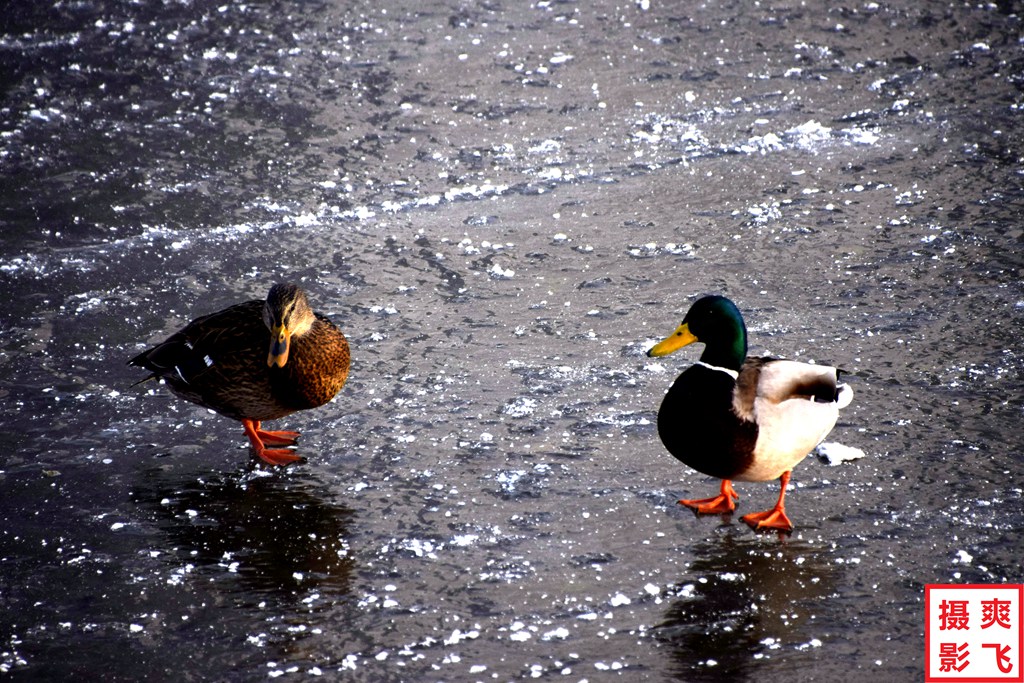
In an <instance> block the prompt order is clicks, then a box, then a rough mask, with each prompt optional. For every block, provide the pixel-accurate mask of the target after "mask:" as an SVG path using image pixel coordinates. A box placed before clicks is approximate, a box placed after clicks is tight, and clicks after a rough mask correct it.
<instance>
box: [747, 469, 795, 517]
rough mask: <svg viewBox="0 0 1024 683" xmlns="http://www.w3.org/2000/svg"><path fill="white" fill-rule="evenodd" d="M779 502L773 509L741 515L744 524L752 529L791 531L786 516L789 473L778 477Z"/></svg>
mask: <svg viewBox="0 0 1024 683" xmlns="http://www.w3.org/2000/svg"><path fill="white" fill-rule="evenodd" d="M779 484H780V486H779V500H778V501H777V502H776V503H775V507H773V508H772V509H771V510H765V511H764V512H751V513H750V514H749V515H743V517H742V519H743V521H744V522H746V523H747V524H749V525H750V526H751V527H753V528H754V529H778V530H779V531H792V530H793V523H792V522H790V521H789V517H787V516H786V506H785V502H786V487H787V486H789V472H783V473H782V476H781V477H779Z"/></svg>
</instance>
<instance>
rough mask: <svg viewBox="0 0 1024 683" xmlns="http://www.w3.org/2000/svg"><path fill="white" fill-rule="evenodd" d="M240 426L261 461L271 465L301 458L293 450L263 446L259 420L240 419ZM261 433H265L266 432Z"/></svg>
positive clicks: (288, 462)
mask: <svg viewBox="0 0 1024 683" xmlns="http://www.w3.org/2000/svg"><path fill="white" fill-rule="evenodd" d="M242 427H244V428H245V435H246V436H247V437H249V443H251V444H252V447H253V450H255V451H256V455H257V456H258V457H259V458H260V459H261V460H263V462H266V463H269V464H271V465H288V464H290V463H293V462H298V461H300V460H302V456H300V455H295V452H294V451H291V450H288V449H268V448H267V447H266V446H264V445H263V441H262V439H261V438H260V429H259V422H257V421H255V420H242ZM263 433H264V434H266V433H267V432H263Z"/></svg>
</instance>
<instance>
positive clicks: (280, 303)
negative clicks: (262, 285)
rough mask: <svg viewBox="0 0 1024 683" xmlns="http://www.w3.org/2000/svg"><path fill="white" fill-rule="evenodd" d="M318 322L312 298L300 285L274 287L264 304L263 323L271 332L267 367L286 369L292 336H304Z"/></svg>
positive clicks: (290, 284)
mask: <svg viewBox="0 0 1024 683" xmlns="http://www.w3.org/2000/svg"><path fill="white" fill-rule="evenodd" d="M315 321H316V317H315V316H314V315H313V309H311V308H310V307H309V299H307V298H306V293H305V292H303V291H302V290H301V289H299V287H298V285H294V284H292V283H290V282H284V283H278V284H276V285H274V286H273V287H271V288H270V293H269V294H267V302H266V303H265V304H264V305H263V322H264V323H265V324H266V326H267V328H268V329H269V330H270V354H269V355H268V356H267V367H274V366H275V365H276V366H277V367H279V368H283V367H284V366H285V363H287V362H288V350H289V349H290V348H291V340H292V337H301V336H302V335H304V334H305V333H306V332H308V331H309V328H310V327H312V326H313V323H314V322H315Z"/></svg>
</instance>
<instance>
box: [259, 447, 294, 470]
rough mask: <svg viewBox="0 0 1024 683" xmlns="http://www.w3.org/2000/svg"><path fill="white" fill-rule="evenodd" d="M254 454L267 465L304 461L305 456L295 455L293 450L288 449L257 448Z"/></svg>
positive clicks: (282, 464)
mask: <svg viewBox="0 0 1024 683" xmlns="http://www.w3.org/2000/svg"><path fill="white" fill-rule="evenodd" d="M256 456H257V457H258V458H259V459H260V460H262V461H263V462H265V463H267V464H269V465H280V466H282V467H283V466H284V465H291V464H292V463H295V462H304V461H305V458H303V457H302V456H301V455H296V454H295V451H292V450H289V449H272V448H258V449H256Z"/></svg>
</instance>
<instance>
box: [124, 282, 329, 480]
mask: <svg viewBox="0 0 1024 683" xmlns="http://www.w3.org/2000/svg"><path fill="white" fill-rule="evenodd" d="M268 350H269V351H268ZM128 364H129V365H134V366H137V367H141V368H145V369H146V370H149V371H150V372H151V373H152V374H151V375H150V376H149V377H147V378H146V380H149V379H162V380H164V382H165V383H166V384H167V386H168V387H170V389H171V391H172V392H174V393H175V394H177V395H178V396H180V397H181V398H184V399H185V400H187V401H191V402H192V403H197V404H199V405H201V406H203V407H204V408H209V409H211V410H213V411H215V412H217V413H220V414H221V415H223V416H225V417H229V418H231V419H233V420H240V421H241V422H242V426H243V427H244V429H245V434H246V436H247V437H249V442H250V443H251V444H252V447H253V449H254V451H255V453H256V455H257V456H258V457H259V458H261V459H262V460H263V461H265V462H267V463H270V464H272V465H287V464H289V463H292V462H296V461H299V460H302V458H301V457H299V456H298V455H296V454H295V452H294V451H293V450H291V449H288V448H272V449H271V448H267V446H268V445H269V446H292V445H294V444H295V440H296V439H297V438H298V436H299V433H298V432H288V431H273V432H272V431H265V430H263V429H261V428H260V423H261V422H263V421H265V420H275V419H278V418H281V417H284V416H286V415H290V414H291V413H294V412H296V411H298V410H308V409H310V408H316V407H318V406H322V405H323V404H325V403H327V402H328V401H330V400H331V399H332V398H334V396H335V394H337V393H338V391H339V390H340V389H341V387H342V386H343V385H344V384H345V379H346V378H347V377H348V368H349V350H348V341H347V340H346V339H345V335H343V334H342V333H341V331H340V330H339V329H338V328H337V327H335V326H334V324H333V323H332V322H331V321H330V320H328V319H327V318H326V317H325V316H323V315H321V314H319V313H315V312H314V311H313V310H312V309H311V308H310V306H309V300H308V299H307V298H306V294H305V292H303V291H302V290H301V289H300V288H299V287H298V286H296V285H294V284H290V283H283V284H275V285H274V286H273V287H271V288H270V292H269V293H268V294H267V299H266V301H260V300H254V301H247V302H245V303H241V304H236V305H234V306H229V307H228V308H225V309H224V310H222V311H218V312H216V313H211V314H210V315H205V316H203V317H201V318H196V319H195V320H193V321H192V322H190V323H189V324H188V325H186V326H185V327H184V328H183V329H182V330H180V331H178V332H175V333H174V334H172V335H171V336H170V337H168V338H167V340H166V341H163V342H161V343H160V344H157V345H156V346H154V347H153V348H151V349H147V350H146V351H143V352H142V353H140V354H139V355H138V356H136V357H135V358H132V359H131V360H130V361H128ZM146 380H143V381H146Z"/></svg>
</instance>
